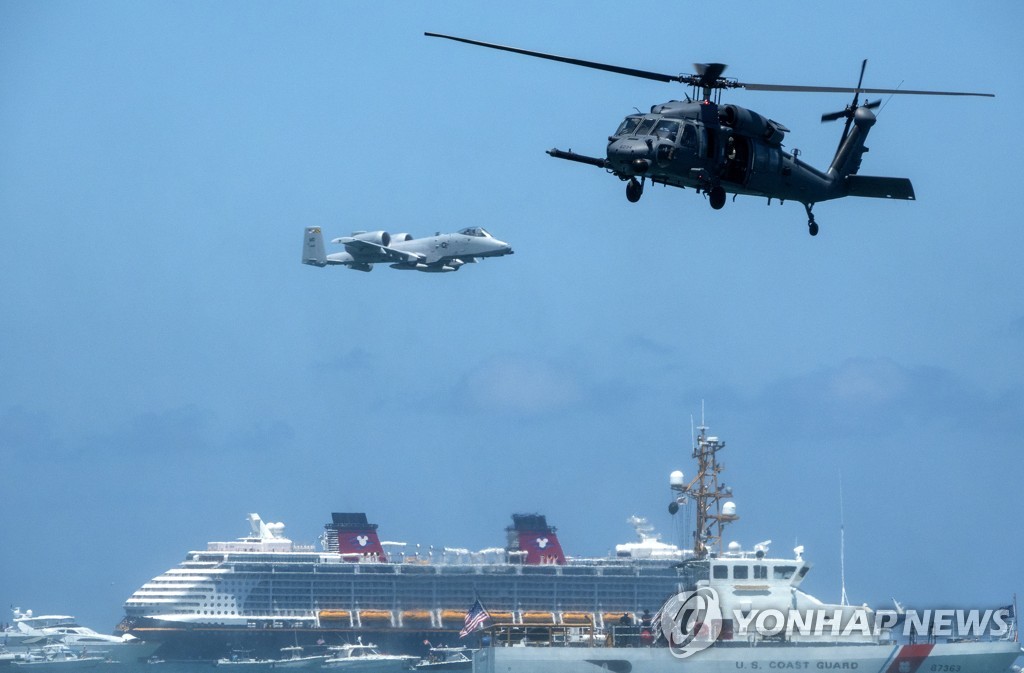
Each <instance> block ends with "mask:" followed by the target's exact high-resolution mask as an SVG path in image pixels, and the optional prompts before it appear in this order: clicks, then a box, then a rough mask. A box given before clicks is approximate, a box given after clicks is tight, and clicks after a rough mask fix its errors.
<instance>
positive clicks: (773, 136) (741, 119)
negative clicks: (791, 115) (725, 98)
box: [720, 105, 786, 145]
mask: <svg viewBox="0 0 1024 673" xmlns="http://www.w3.org/2000/svg"><path fill="white" fill-rule="evenodd" d="M720 118H721V121H722V124H723V125H725V126H729V127H731V128H732V129H733V130H734V131H738V132H740V133H742V134H743V135H747V136H754V137H755V138H756V137H760V138H763V139H764V140H766V141H768V142H769V143H771V144H773V145H778V144H779V143H781V142H782V139H783V138H784V137H786V134H785V128H784V127H783V126H782V125H781V124H778V123H776V122H774V121H772V120H770V119H767V118H765V117H762V116H761V115H759V114H757V113H756V112H754V111H753V110H748V109H747V108H744V107H740V106H739V105H725V106H723V107H722V111H721V117H720Z"/></svg>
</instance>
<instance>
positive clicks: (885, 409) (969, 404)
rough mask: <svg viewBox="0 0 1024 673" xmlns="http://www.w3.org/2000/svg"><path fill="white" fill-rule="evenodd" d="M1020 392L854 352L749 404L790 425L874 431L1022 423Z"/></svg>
mask: <svg viewBox="0 0 1024 673" xmlns="http://www.w3.org/2000/svg"><path fill="white" fill-rule="evenodd" d="M1021 392H1022V391H1021V390H1010V391H1005V392H1002V393H991V392H986V391H982V390H979V389H977V388H976V387H975V386H973V385H971V384H969V383H968V382H967V381H965V380H964V379H963V378H961V377H960V376H957V375H956V374H954V373H952V372H950V371H948V370H945V369H942V368H939V367H929V366H916V367H908V366H905V365H901V364H899V363H897V362H895V361H893V360H891V359H889V358H851V359H848V360H844V361H843V362H841V363H840V364H839V365H838V366H835V367H826V368H823V369H819V370H817V371H814V372H811V373H808V374H805V375H803V376H797V377H792V378H785V379H781V380H778V381H776V382H774V383H772V384H769V385H768V386H766V387H765V388H764V390H763V391H762V393H761V394H760V395H759V396H758V399H755V400H753V406H756V407H760V408H762V409H763V410H764V411H766V412H768V413H769V414H770V415H771V416H772V417H773V420H774V422H780V423H784V424H785V425H786V426H787V427H789V428H791V429H793V430H797V431H802V432H813V433H815V434H821V435H831V434H834V433H842V434H844V435H847V436H868V437H872V436H878V435H881V434H885V433H889V432H893V431H896V430H899V429H902V428H906V427H910V426H912V425H916V424H920V423H925V424H928V425H932V426H936V427H940V428H941V427H947V426H948V427H954V426H962V425H964V424H965V423H972V424H974V423H977V424H978V425H979V426H990V425H991V426H994V427H1002V428H1004V429H1005V428H1006V423H1007V422H1009V423H1010V424H1011V425H1012V426H1014V427H1019V426H1020V425H1021V421H1020V420H1019V419H1020V417H1021V411H1022V401H1024V398H1022V395H1021Z"/></svg>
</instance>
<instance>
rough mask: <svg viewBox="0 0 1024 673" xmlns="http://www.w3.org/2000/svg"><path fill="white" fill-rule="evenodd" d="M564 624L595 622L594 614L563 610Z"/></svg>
mask: <svg viewBox="0 0 1024 673" xmlns="http://www.w3.org/2000/svg"><path fill="white" fill-rule="evenodd" d="M562 623H563V624H580V625H583V624H593V623H594V615H592V614H590V613H589V612H563V613H562Z"/></svg>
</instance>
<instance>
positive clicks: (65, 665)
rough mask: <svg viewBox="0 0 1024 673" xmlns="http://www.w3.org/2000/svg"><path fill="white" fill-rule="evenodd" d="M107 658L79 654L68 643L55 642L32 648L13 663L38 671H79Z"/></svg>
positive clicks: (40, 672) (39, 672)
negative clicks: (23, 656)
mask: <svg viewBox="0 0 1024 673" xmlns="http://www.w3.org/2000/svg"><path fill="white" fill-rule="evenodd" d="M106 660H107V659H106V658H105V657H101V656H90V655H87V654H77V653H75V651H74V650H72V649H71V648H70V647H68V646H67V645H61V644H59V643H55V644H51V645H44V646H43V647H41V648H39V649H36V650H31V651H30V652H29V653H28V657H27V658H25V659H21V660H15V661H12V662H11V663H12V664H13V665H14V666H24V667H25V668H26V669H29V670H32V671H36V672H38V673H48V672H50V671H54V672H56V671H77V670H80V669H85V668H96V667H97V666H99V665H100V664H101V663H103V662H105V661H106Z"/></svg>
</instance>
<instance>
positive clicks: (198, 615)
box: [118, 512, 689, 659]
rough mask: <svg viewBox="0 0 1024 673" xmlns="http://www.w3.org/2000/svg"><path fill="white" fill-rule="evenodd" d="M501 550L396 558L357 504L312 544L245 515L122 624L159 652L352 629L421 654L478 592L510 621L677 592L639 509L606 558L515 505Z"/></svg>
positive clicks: (584, 614)
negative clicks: (581, 553)
mask: <svg viewBox="0 0 1024 673" xmlns="http://www.w3.org/2000/svg"><path fill="white" fill-rule="evenodd" d="M512 520H513V523H512V525H511V526H509V527H508V528H507V529H506V533H507V544H506V545H505V546H504V547H495V548H490V549H484V550H481V551H477V552H470V551H469V550H466V549H459V548H445V549H444V550H443V551H441V552H435V553H433V554H431V555H428V556H423V555H419V554H415V553H410V554H405V553H403V552H402V551H401V549H402V548H401V546H400V545H399V544H398V543H388V542H386V541H384V542H382V541H381V539H380V538H379V536H378V533H377V524H374V523H370V522H369V520H368V519H367V517H366V515H365V514H364V513H345V512H342V513H333V514H332V515H331V521H330V522H329V523H327V524H326V525H325V526H324V533H323V535H322V536H321V539H320V543H321V549H319V550H317V549H315V548H313V547H310V546H302V545H298V544H295V543H294V542H292V541H291V540H290V539H288V538H287V537H285V534H284V524H281V523H268V522H264V521H263V520H262V519H261V518H260V516H259V515H257V514H250V515H249V524H250V529H251V530H250V534H249V535H248V536H247V537H243V538H240V539H238V540H235V541H232V542H210V543H208V545H207V548H206V550H204V551H191V552H189V553H188V554H187V555H186V557H185V560H184V561H183V562H181V563H180V564H178V565H177V566H176V567H174V568H171V569H170V570H168V571H166V572H164V573H163V574H161V575H159V576H157V577H154V578H153V579H152V580H150V581H149V582H146V583H145V584H144V585H143V586H142V587H141V588H139V589H138V590H137V591H135V593H133V594H132V595H131V597H129V598H128V600H127V601H126V602H125V605H124V608H125V617H124V619H123V620H122V621H121V623H120V624H119V625H118V629H119V630H120V631H122V632H126V633H130V634H131V635H133V636H136V637H138V638H140V639H143V640H146V641H158V642H161V643H162V646H161V647H160V649H159V650H158V651H157V654H158V656H160V657H161V658H164V659H216V658H219V657H224V656H227V655H228V653H229V652H231V651H233V650H237V649H244V650H247V651H253V652H254V653H255V655H256V656H271V655H274V654H276V653H277V652H278V651H279V650H280V648H281V647H284V646H289V645H299V646H302V647H307V648H309V647H313V648H315V647H317V646H320V647H327V646H332V645H340V644H343V643H354V642H357V641H358V639H359V638H362V640H363V641H366V642H374V643H377V644H379V645H380V646H381V647H382V649H385V650H388V651H391V652H398V653H406V654H422V653H423V652H425V651H426V647H425V646H424V644H423V643H424V641H429V642H431V643H433V644H435V645H439V644H449V645H454V644H458V642H459V636H458V634H459V630H460V629H461V628H462V627H463V624H464V619H465V616H466V612H467V610H468V609H469V608H470V607H471V606H472V605H473V603H474V601H475V600H476V599H477V598H478V597H479V599H480V600H481V601H482V602H483V604H484V605H485V606H486V608H487V610H488V611H489V612H490V614H491V615H492V616H493V617H494V618H496V619H502V620H505V621H507V622H509V623H521V624H541V625H543V624H552V625H570V624H577V625H584V624H597V625H599V626H600V625H603V624H604V623H605V622H606V621H608V620H618V619H620V618H621V617H622V615H623V614H629V615H641V614H642V613H643V612H644V611H645V610H646V611H654V610H657V608H658V606H660V605H661V604H662V603H663V602H664V600H665V598H666V597H667V596H669V595H671V594H673V593H675V592H677V591H678V590H679V588H680V581H681V578H682V576H681V574H680V569H679V568H677V565H678V564H679V562H680V561H681V560H682V559H684V558H685V557H687V556H688V555H689V552H688V551H687V550H681V549H679V548H678V547H676V546H675V545H671V544H667V543H664V542H661V541H660V540H659V539H658V538H657V536H655V535H653V534H652V531H651V528H650V527H649V526H647V525H646V522H645V521H644V520H643V519H642V518H639V517H634V518H632V519H630V521H631V523H633V525H634V526H635V527H636V530H637V533H638V537H639V539H638V540H637V541H635V542H630V543H626V544H622V545H618V546H617V547H616V554H615V556H613V557H608V558H574V557H572V556H570V555H567V554H566V553H565V552H564V551H563V549H562V546H561V544H560V543H559V540H558V534H557V531H556V529H555V528H554V527H553V526H551V525H549V524H548V523H547V520H546V517H545V516H543V515H540V514H514V515H513V516H512Z"/></svg>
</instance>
